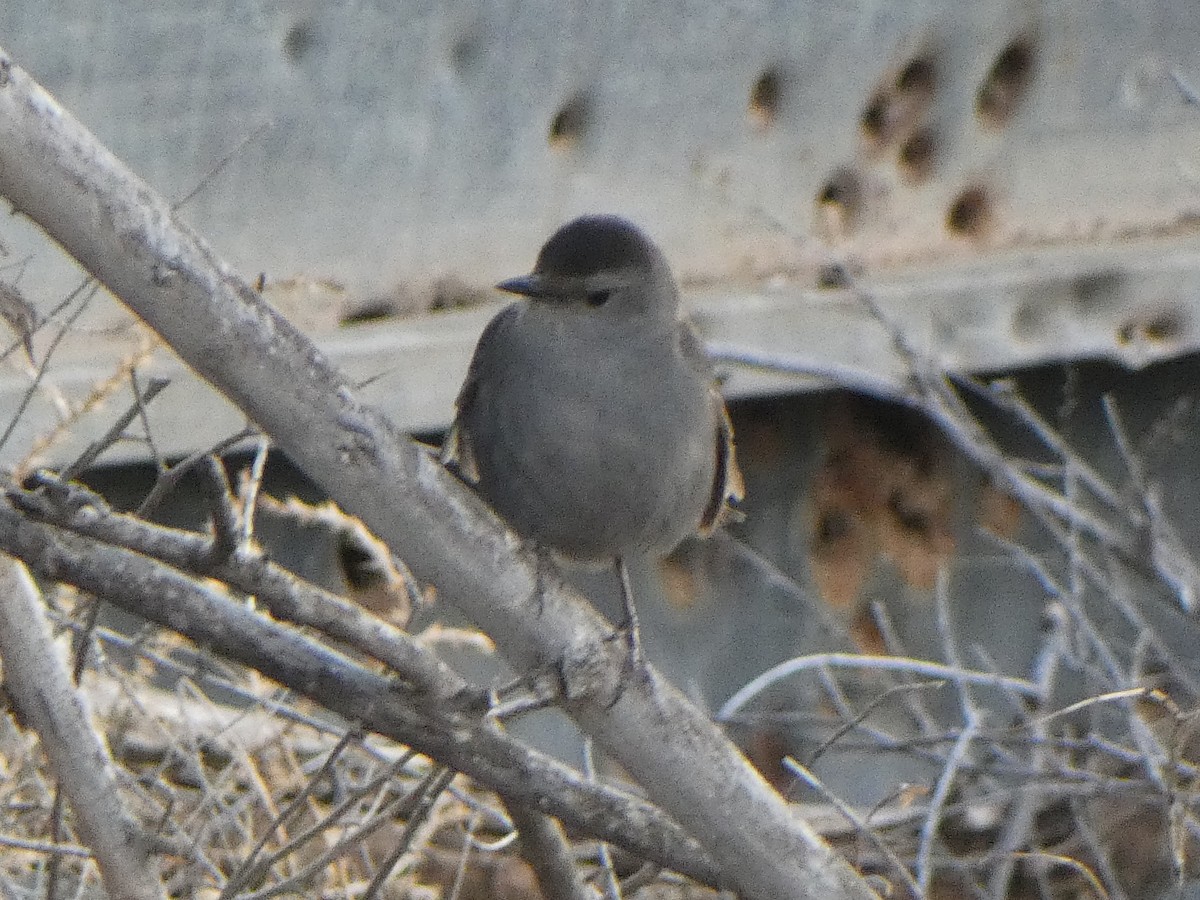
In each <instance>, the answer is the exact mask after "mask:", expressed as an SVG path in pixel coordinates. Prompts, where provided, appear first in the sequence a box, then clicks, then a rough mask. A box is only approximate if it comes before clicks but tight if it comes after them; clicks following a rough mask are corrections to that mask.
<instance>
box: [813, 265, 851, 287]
mask: <svg viewBox="0 0 1200 900" xmlns="http://www.w3.org/2000/svg"><path fill="white" fill-rule="evenodd" d="M853 282H854V277H853V276H852V275H851V274H850V270H849V269H848V268H847V267H846V266H845V265H844V264H843V263H825V265H823V266H821V268H820V269H818V270H817V287H819V288H821V289H822V290H827V291H832V290H838V289H840V288H848V287H850V285H851V284H852V283H853Z"/></svg>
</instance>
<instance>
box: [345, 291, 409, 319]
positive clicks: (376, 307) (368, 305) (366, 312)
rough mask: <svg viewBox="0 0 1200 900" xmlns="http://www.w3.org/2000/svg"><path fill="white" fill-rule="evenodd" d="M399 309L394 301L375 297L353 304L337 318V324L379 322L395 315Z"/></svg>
mask: <svg viewBox="0 0 1200 900" xmlns="http://www.w3.org/2000/svg"><path fill="white" fill-rule="evenodd" d="M398 312H399V309H398V308H397V305H396V302H395V301H394V300H392V299H390V298H387V297H376V298H374V299H372V300H367V301H365V302H363V303H361V304H359V305H357V306H354V307H352V308H350V309H348V310H346V311H345V312H344V313H342V316H341V318H339V319H338V324H339V325H365V324H367V323H368V322H380V321H383V320H384V319H390V318H392V317H393V316H395V315H397V314H398Z"/></svg>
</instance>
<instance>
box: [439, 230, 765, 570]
mask: <svg viewBox="0 0 1200 900" xmlns="http://www.w3.org/2000/svg"><path fill="white" fill-rule="evenodd" d="M499 287H500V288H501V289H502V290H507V291H510V292H513V293H517V294H522V295H524V296H525V297H526V298H528V299H524V300H521V301H519V302H517V303H514V304H513V305H511V306H509V307H507V308H506V309H504V310H502V311H501V312H500V313H499V314H498V315H497V316H496V317H495V318H494V319H492V321H491V322H490V323H489V324H488V326H487V328H486V329H485V330H484V332H483V335H482V336H481V337H480V339H479V343H478V345H477V346H476V348H475V355H474V357H473V359H472V360H471V366H470V370H469V372H468V374H467V379H466V382H465V383H464V384H463V387H462V391H461V392H460V394H459V396H458V402H457V415H456V418H455V422H454V425H453V427H452V429H451V432H450V435H449V437H448V438H447V441H446V444H445V445H444V447H443V458H444V460H445V461H446V462H447V463H448V464H449V465H451V466H452V467H454V468H455V470H456V471H457V472H458V473H459V474H460V476H461V477H462V478H464V479H465V480H466V481H468V482H470V483H471V484H473V485H474V486H475V489H476V490H477V491H478V492H479V494H480V495H481V496H482V497H483V498H484V500H486V501H487V502H488V504H489V505H491V506H492V508H493V509H494V510H495V511H496V512H497V513H498V514H499V515H500V516H501V517H502V518H504V519H505V520H506V521H507V522H508V523H509V525H510V526H511V527H512V528H513V529H514V530H515V531H516V532H517V533H518V534H520V535H521V536H523V537H525V538H527V539H530V540H532V541H534V542H536V543H538V544H540V545H542V546H544V547H548V548H550V549H553V550H556V551H558V552H560V553H561V554H563V555H565V556H568V557H572V558H575V559H580V560H601V559H613V558H617V559H620V558H623V557H625V556H627V555H629V554H632V553H653V554H663V553H666V552H667V551H669V550H671V549H672V548H673V547H674V546H675V545H676V544H678V543H679V542H680V541H681V540H682V539H683V538H685V537H687V536H688V535H690V534H693V533H697V532H700V533H706V532H708V531H709V530H711V529H712V528H714V527H717V526H718V525H720V524H722V523H723V522H724V521H725V520H727V519H728V518H729V517H730V516H731V515H733V514H734V512H733V509H732V506H731V504H732V503H734V502H736V501H737V500H738V499H740V498H741V496H742V482H741V475H740V473H739V471H738V468H737V464H736V462H735V460H734V455H733V442H732V429H731V427H730V424H729V417H728V414H727V413H726V410H725V405H724V403H723V401H722V400H721V397H720V395H719V394H718V393H717V391H716V389H715V387H714V384H713V373H712V370H711V367H710V364H709V362H708V360H707V358H706V357H705V354H704V352H703V348H702V346H701V344H700V341H699V339H698V338H697V337H696V335H695V333H694V332H693V331H692V329H691V327H690V326H689V325H687V324H686V323H685V322H683V321H682V320H681V319H680V318H679V296H678V291H677V289H676V286H675V281H674V279H673V278H672V276H671V272H670V270H669V268H668V267H667V263H666V260H665V259H664V258H663V256H662V254H661V253H660V252H659V250H658V248H657V247H656V246H655V245H654V244H653V243H651V242H650V241H649V240H648V239H647V238H646V237H645V236H644V235H643V234H642V233H641V232H640V231H639V230H638V229H637V228H635V227H634V226H633V225H631V224H630V223H629V222H626V221H625V220H623V219H619V218H616V217H610V216H587V217H584V218H581V219H576V220H575V221H573V222H571V223H569V224H567V225H565V226H563V227H562V228H561V229H559V230H558V231H557V232H556V233H555V234H554V235H553V236H552V237H551V238H550V240H549V241H547V242H546V244H545V246H544V247H543V248H542V251H541V253H540V254H539V255H538V259H537V264H536V265H535V267H534V270H533V272H532V274H530V275H528V276H524V277H521V278H514V279H511V280H509V281H506V282H503V283H502V284H500V285H499Z"/></svg>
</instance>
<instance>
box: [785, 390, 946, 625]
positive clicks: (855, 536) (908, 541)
mask: <svg viewBox="0 0 1200 900" xmlns="http://www.w3.org/2000/svg"><path fill="white" fill-rule="evenodd" d="M826 437H827V451H826V455H825V459H824V461H823V462H822V463H821V466H820V469H819V470H818V472H817V475H816V477H815V478H814V480H813V486H812V489H811V491H810V494H809V503H810V506H809V519H808V521H809V528H810V531H809V535H810V537H809V540H810V546H809V550H810V552H811V558H812V571H813V577H814V580H815V582H816V584H817V587H818V590H819V591H820V593H821V596H822V598H823V599H824V600H825V601H826V602H827V603H828V604H830V606H832V607H834V608H838V609H841V610H843V611H844V615H846V616H847V619H848V621H854V620H855V617H856V615H857V614H858V613H859V612H860V610H858V602H859V599H860V596H861V593H862V590H863V587H864V585H865V583H866V580H867V578H868V577H869V576H870V574H871V572H872V570H873V569H874V567H875V566H876V564H877V562H878V561H880V560H882V561H885V562H887V563H889V564H890V565H891V566H892V567H893V568H894V569H895V571H896V572H897V573H898V574H899V576H900V577H901V578H902V579H903V580H904V581H905V582H906V583H907V584H910V585H912V586H914V587H917V588H921V589H926V590H928V589H932V588H933V586H934V582H935V580H936V577H937V572H938V569H939V568H940V567H941V566H942V565H944V564H945V563H946V562H947V561H948V560H949V559H950V557H951V556H952V555H953V553H954V547H955V541H954V537H953V534H952V530H951V525H952V511H953V501H954V488H953V480H952V475H953V473H952V472H951V470H950V466H949V465H948V464H947V462H946V458H947V456H946V454H945V452H944V450H943V443H942V439H941V436H940V434H939V433H938V431H937V429H936V427H935V426H934V425H933V424H932V423H930V422H929V421H928V420H927V419H925V418H924V417H922V416H920V415H919V414H917V413H915V412H912V411H911V410H905V409H898V408H896V407H893V406H890V405H889V404H884V403H880V402H875V401H866V400H861V399H856V398H854V399H848V400H847V401H846V402H844V403H843V404H841V405H840V406H839V407H838V408H837V409H836V410H835V411H834V412H833V413H832V415H831V417H830V422H829V423H828V426H827V428H826Z"/></svg>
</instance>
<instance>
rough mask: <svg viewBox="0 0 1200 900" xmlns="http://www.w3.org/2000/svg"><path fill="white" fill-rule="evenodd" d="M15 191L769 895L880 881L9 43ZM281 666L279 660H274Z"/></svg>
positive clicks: (1, 121) (845, 889) (737, 878)
mask: <svg viewBox="0 0 1200 900" xmlns="http://www.w3.org/2000/svg"><path fill="white" fill-rule="evenodd" d="M0 193H3V194H4V195H5V196H6V197H8V198H9V200H10V201H11V202H12V203H13V205H14V207H15V208H16V209H17V210H18V211H20V212H22V213H24V214H26V215H28V216H29V217H30V218H31V219H33V220H34V221H35V222H37V224H38V225H39V226H41V227H42V228H43V229H44V230H45V231H46V232H47V233H48V234H49V235H50V236H51V237H52V238H54V239H55V240H56V241H58V242H59V243H60V244H61V245H62V246H63V247H64V248H65V249H66V250H67V251H68V252H69V253H70V254H71V255H72V256H74V257H75V258H76V259H77V260H79V262H80V263H82V264H83V265H84V266H85V267H86V268H87V269H88V270H89V271H91V272H92V273H93V274H94V275H95V276H96V277H97V278H98V279H99V280H100V281H101V282H102V283H104V284H105V285H106V286H107V287H108V288H109V289H110V290H111V291H112V292H113V293H114V294H115V295H116V296H117V297H118V298H120V299H121V301H122V302H124V303H125V304H126V305H127V306H129V308H130V309H132V310H133V311H134V312H135V313H137V315H138V316H140V317H141V318H142V319H143V320H145V321H146V322H147V323H148V324H149V325H150V327H152V328H153V329H154V330H155V331H157V332H158V333H159V334H160V335H161V336H162V337H163V338H164V339H165V340H166V341H167V342H168V343H170V344H171V346H172V347H173V348H174V349H175V351H176V352H177V353H178V354H179V355H180V356H181V357H182V358H183V359H184V360H185V361H186V362H187V363H188V364H189V365H190V366H191V367H192V368H193V369H194V370H195V371H196V372H198V373H199V374H200V375H201V376H202V377H204V378H206V379H207V380H208V381H210V382H211V383H212V384H214V385H216V386H217V387H218V388H219V389H220V390H221V391H222V392H224V393H225V395H226V396H227V397H229V399H230V400H232V401H233V402H234V403H236V404H237V405H238V406H239V407H240V408H241V409H242V410H243V411H244V412H245V413H246V414H247V415H249V416H250V418H251V419H253V420H254V421H255V422H256V423H257V424H258V425H259V426H260V427H261V428H262V429H263V430H264V431H265V432H266V433H267V434H268V435H270V437H271V438H272V439H273V440H274V442H275V443H276V445H277V446H279V447H280V448H281V449H282V450H283V451H285V452H286V453H287V454H288V456H289V457H290V458H292V459H293V460H295V461H296V462H297V463H298V464H299V466H300V467H301V468H302V469H303V470H304V471H305V473H306V474H308V475H309V476H310V477H311V478H313V479H314V480H315V481H317V482H318V483H319V484H321V485H322V486H323V487H324V488H325V489H326V490H327V491H328V492H329V494H330V496H331V497H332V498H333V499H334V500H336V501H337V502H338V503H339V504H341V505H342V506H343V507H344V508H346V509H347V510H349V511H350V512H352V513H354V514H355V515H357V516H359V517H360V518H361V519H362V520H363V521H364V522H365V523H366V524H367V525H368V526H369V527H370V528H371V530H372V531H374V532H375V533H376V534H377V535H379V536H380V537H381V538H382V539H383V540H385V541H387V543H388V544H389V545H390V546H391V547H392V548H393V549H394V550H395V552H396V554H397V555H398V556H399V557H400V558H402V559H404V560H405V561H406V562H407V563H408V564H409V566H410V567H411V568H412V570H413V572H414V573H415V574H416V575H417V577H418V578H420V579H422V580H424V581H428V582H431V583H433V584H435V585H436V586H437V588H438V591H439V596H441V597H442V598H444V599H446V600H448V601H449V602H451V603H453V604H455V605H456V606H458V607H459V608H460V609H461V610H463V612H464V613H465V614H466V615H467V616H468V617H469V618H471V619H472V620H473V621H474V622H475V623H476V624H478V625H479V626H480V627H481V628H483V630H485V631H486V632H488V634H490V635H491V636H492V637H493V639H494V640H495V641H496V643H497V645H498V646H499V647H500V649H501V650H502V652H503V653H504V654H505V655H506V656H507V658H508V659H509V661H510V662H511V663H512V664H513V665H514V666H515V667H516V668H517V669H518V670H522V671H526V670H531V669H535V668H537V669H541V668H545V667H551V668H553V669H554V670H555V671H556V672H557V673H558V676H559V678H560V680H561V682H562V684H563V686H564V696H565V699H564V707H565V708H566V709H567V711H568V712H570V713H571V715H573V716H574V718H575V719H576V721H578V722H579V724H580V725H581V727H582V728H583V729H584V730H585V731H586V732H588V733H589V734H591V735H593V736H594V737H595V738H596V740H597V741H598V742H599V743H600V745H601V746H603V747H604V748H605V750H606V751H607V752H609V753H610V754H612V756H613V757H614V758H616V759H617V760H618V761H619V762H620V763H621V765H622V766H623V767H624V769H625V770H626V771H627V772H628V773H629V774H630V775H631V776H632V777H634V778H635V779H637V780H638V782H639V783H640V784H641V785H642V786H643V787H644V788H645V790H646V792H647V794H648V795H649V796H650V797H651V798H652V799H653V800H654V801H655V802H657V803H658V804H660V805H661V806H662V807H663V809H665V810H667V811H668V812H669V813H670V814H671V815H672V816H674V817H675V818H677V819H678V820H679V822H680V823H682V824H683V825H684V827H686V828H687V829H688V830H689V831H690V832H691V833H692V834H693V835H694V836H695V837H696V838H697V839H698V840H699V841H701V842H702V843H703V844H704V846H705V847H706V849H707V850H708V851H709V852H710V853H711V854H712V856H713V858H714V859H716V860H717V862H718V864H719V866H720V867H721V869H722V871H723V873H724V874H725V875H727V876H728V877H729V878H730V879H731V880H732V881H733V883H734V884H736V885H737V887H738V888H739V889H740V890H741V891H742V893H743V894H744V895H745V896H747V897H750V898H754V900H775V898H778V900H785V898H786V900H796V898H805V897H813V898H818V897H819V898H842V897H854V898H866V897H870V896H872V893H871V891H870V890H869V889H868V888H867V887H866V885H865V883H864V882H863V881H862V879H861V878H859V877H858V876H857V875H856V873H854V872H853V871H852V870H851V869H850V867H849V866H848V865H847V864H846V863H845V861H844V860H842V859H840V858H839V857H838V856H836V855H835V854H834V853H833V852H832V851H831V850H830V849H829V848H828V847H827V846H826V845H825V844H824V843H823V842H822V841H821V840H820V838H819V837H818V836H817V834H816V833H815V832H814V831H813V830H812V829H811V828H810V827H808V825H807V824H806V823H805V822H803V820H801V819H800V817H799V816H798V815H797V814H796V813H795V811H794V810H793V809H792V808H791V807H790V806H789V805H788V804H787V803H786V802H784V800H783V799H782V798H781V797H780V796H779V795H778V794H777V793H776V792H775V791H774V790H772V789H771V788H770V786H769V785H768V784H767V783H766V782H765V781H764V780H763V779H762V777H761V776H760V775H759V774H758V773H757V772H756V771H755V770H754V769H753V767H752V766H751V765H750V764H749V763H748V762H747V761H746V760H745V758H744V757H743V756H742V755H741V754H740V753H738V752H737V750H736V748H734V747H733V746H732V744H731V743H730V742H729V741H728V740H727V739H726V738H725V736H724V735H723V734H722V733H721V731H720V730H719V729H718V728H717V727H716V726H715V725H714V724H713V723H712V722H710V721H709V719H708V718H707V716H705V715H704V714H703V713H702V712H701V711H699V710H698V709H696V708H695V707H694V706H693V705H692V704H691V703H689V702H688V701H687V700H686V699H685V698H684V697H683V695H682V694H681V693H679V692H678V691H676V690H675V689H674V688H673V687H672V686H670V685H669V684H667V683H666V682H665V681H663V680H662V679H661V678H660V677H658V676H657V674H655V673H654V672H652V671H648V672H647V673H646V676H645V677H644V678H636V679H631V678H629V677H627V672H626V670H625V666H626V663H627V660H626V658H625V654H624V652H623V648H622V647H621V646H620V642H612V641H609V640H608V638H609V635H610V626H609V625H608V623H606V622H605V621H604V620H603V619H602V618H601V617H600V616H599V615H598V614H597V613H596V612H595V611H594V610H593V609H592V608H591V607H590V606H589V605H588V604H587V603H586V601H585V600H584V599H583V598H581V597H580V596H579V595H578V594H577V593H575V592H574V591H572V590H571V589H570V588H568V587H567V586H566V585H565V584H564V583H563V581H562V579H561V578H560V577H559V576H558V574H557V573H556V572H554V571H552V570H550V569H549V568H548V567H547V566H546V564H545V563H544V562H541V561H539V560H538V558H537V557H536V555H535V554H533V553H532V552H530V551H529V550H528V549H527V548H524V547H522V546H521V544H520V543H519V542H518V541H517V540H516V539H515V538H513V536H512V535H511V534H509V533H508V532H507V531H506V530H505V529H504V527H503V526H502V525H501V523H500V522H499V521H498V520H497V519H496V518H495V517H494V516H493V515H492V514H491V513H490V512H489V511H488V510H487V509H486V508H485V507H484V505H483V504H482V503H481V502H480V501H479V500H478V498H476V497H474V496H473V495H472V494H470V493H469V492H468V491H466V490H465V489H464V488H462V487H461V486H460V485H459V484H458V483H457V482H456V481H455V480H454V479H453V477H452V476H450V475H449V474H448V473H447V472H446V471H445V470H444V469H443V468H442V467H441V466H440V465H439V464H438V463H437V461H436V460H434V459H432V458H431V457H430V456H429V455H427V454H425V453H422V452H420V451H419V450H418V449H417V448H416V447H415V446H414V445H413V444H412V443H411V442H410V441H409V440H407V439H406V438H404V437H403V436H400V435H397V434H396V433H395V432H394V430H393V429H392V428H391V427H390V425H389V423H387V422H386V421H385V420H384V419H383V418H382V417H381V416H379V415H378V414H377V413H376V412H374V411H373V410H370V409H368V408H366V407H364V406H362V405H361V404H360V403H359V402H358V401H357V400H356V399H355V398H354V393H353V390H352V388H351V387H350V386H349V385H348V384H347V383H346V382H345V381H344V380H343V379H342V378H341V377H340V376H338V374H337V373H336V372H334V371H333V369H332V368H331V367H330V365H329V364H328V362H327V361H326V359H325V358H324V357H323V356H322V355H321V354H320V352H318V351H317V350H316V349H315V348H314V347H313V346H312V344H311V343H310V342H309V341H308V340H307V339H306V338H305V337H304V336H303V335H302V334H300V332H299V331H298V330H297V329H296V328H294V327H293V326H292V325H291V324H290V323H288V322H287V321H286V320H284V319H283V318H281V317H280V316H279V315H278V314H277V313H275V311H274V310H272V309H271V308H270V307H269V306H267V305H266V304H265V303H264V302H263V301H262V298H261V297H260V296H259V295H258V293H257V292H255V291H254V290H253V289H252V288H251V287H250V285H249V284H247V283H246V282H245V281H243V280H242V279H240V278H238V277H237V276H236V275H235V274H234V273H232V272H231V271H230V269H229V267H228V266H227V265H225V264H224V263H223V262H222V261H221V260H220V259H218V258H217V257H216V255H215V254H214V253H213V252H212V250H211V249H210V248H209V247H208V246H207V245H206V244H205V243H204V242H203V241H202V240H200V239H199V238H198V237H197V236H196V235H195V234H194V233H192V232H191V231H190V230H188V229H187V228H186V227H184V226H182V225H181V224H179V223H178V222H176V221H175V218H174V215H173V213H172V210H171V208H170V206H169V204H168V203H167V202H166V201H165V200H163V199H162V198H161V197H159V196H157V195H156V194H155V193H154V192H153V191H151V190H150V188H149V187H148V186H147V185H146V184H145V183H144V182H142V181H140V180H139V179H138V178H136V176H134V175H133V174H132V173H131V172H129V171H128V169H126V168H125V167H124V166H123V165H122V164H121V163H120V162H119V161H118V160H117V159H116V158H115V157H113V155H112V154H111V153H109V152H108V151H107V150H106V149H105V148H104V147H103V146H101V145H100V144H99V142H98V141H97V140H96V139H95V138H94V137H93V136H92V135H91V134H90V133H89V132H88V131H87V130H86V129H85V128H84V127H83V126H82V125H81V124H80V123H79V122H78V121H76V120H75V119H74V118H73V117H72V116H71V115H70V114H69V113H68V112H67V111H66V110H64V109H62V108H61V107H60V106H59V105H58V104H57V103H56V102H55V101H54V99H53V98H52V97H50V95H49V94H47V93H46V92H45V91H43V90H42V89H41V88H40V87H39V86H38V85H37V84H36V83H35V82H34V81H33V80H32V79H31V78H30V77H29V75H28V74H27V73H25V72H24V71H22V70H21V69H19V68H18V67H17V66H16V65H15V64H14V63H13V61H12V60H11V59H10V58H9V57H8V56H7V54H5V53H4V52H3V51H0ZM260 662H263V663H264V664H265V661H263V660H260Z"/></svg>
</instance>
